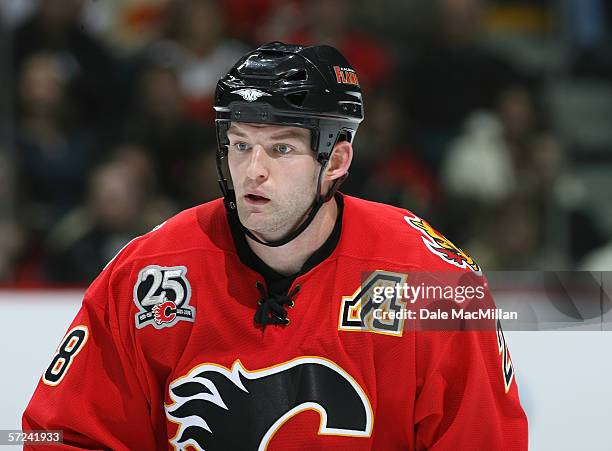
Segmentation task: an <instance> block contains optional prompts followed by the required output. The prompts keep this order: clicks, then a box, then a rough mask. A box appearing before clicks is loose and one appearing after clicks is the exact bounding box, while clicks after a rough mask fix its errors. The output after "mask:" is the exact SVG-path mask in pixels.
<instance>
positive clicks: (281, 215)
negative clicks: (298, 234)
mask: <svg viewBox="0 0 612 451" xmlns="http://www.w3.org/2000/svg"><path fill="white" fill-rule="evenodd" d="M311 186H312V187H311V188H310V189H308V190H306V189H304V190H301V192H292V193H290V194H289V195H288V196H287V197H286V198H285V197H284V196H283V198H281V199H278V200H271V201H270V203H269V204H267V205H264V206H263V208H261V211H260V212H257V213H253V212H249V210H250V207H249V206H248V205H246V204H245V202H244V201H243V200H240V201H238V216H239V218H240V222H242V224H243V225H244V226H245V227H246V228H248V229H249V230H251V231H252V232H254V233H255V234H256V235H258V236H259V237H261V238H263V239H264V240H266V241H273V240H278V239H281V238H282V237H284V236H285V235H287V234H288V233H289V232H291V231H292V230H294V229H295V228H296V227H298V226H299V224H300V223H301V222H302V221H303V220H304V219H305V217H306V215H307V214H308V212H309V211H310V208H311V207H312V204H313V202H314V198H315V189H314V185H311Z"/></svg>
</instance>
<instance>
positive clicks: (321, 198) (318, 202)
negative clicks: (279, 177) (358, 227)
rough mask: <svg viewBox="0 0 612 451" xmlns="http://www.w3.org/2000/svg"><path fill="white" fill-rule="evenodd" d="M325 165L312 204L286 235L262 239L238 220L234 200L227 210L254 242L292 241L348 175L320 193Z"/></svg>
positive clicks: (265, 243)
mask: <svg viewBox="0 0 612 451" xmlns="http://www.w3.org/2000/svg"><path fill="white" fill-rule="evenodd" d="M328 161H329V160H328ZM326 167H327V161H326V162H325V164H322V165H321V170H320V171H319V177H318V180H317V195H316V197H315V199H314V201H313V203H312V205H311V206H310V211H309V212H308V215H307V216H306V219H305V220H304V221H303V222H302V223H301V224H300V225H299V226H298V227H297V228H296V229H295V230H293V231H291V232H289V233H288V234H287V235H285V236H284V237H283V238H281V239H278V240H273V241H263V240H262V239H261V238H259V237H257V236H256V235H255V234H254V233H253V232H252V231H251V230H250V229H248V228H247V227H245V226H244V225H243V224H242V222H240V218H239V217H238V210H237V206H236V203H235V202H234V205H233V208H231V206H230V209H229V212H230V214H233V215H234V218H235V219H236V221H237V223H238V225H239V226H240V229H241V230H242V231H243V232H244V234H245V235H246V236H248V237H249V238H251V239H252V240H253V241H255V242H256V243H259V244H263V245H264V246H268V247H280V246H284V245H285V244H287V243H289V242H290V241H293V240H294V239H296V238H297V237H298V236H299V235H300V234H301V233H302V232H303V231H304V230H306V228H307V227H308V226H309V225H310V224H311V223H312V221H313V220H314V218H315V216H316V215H317V213H318V212H319V210H320V209H321V207H322V206H323V204H324V203H325V202H328V201H330V200H331V199H332V198H333V197H334V194H335V193H336V191H337V190H338V188H339V187H340V184H341V183H342V182H343V181H344V179H346V177H347V176H348V173H346V174H344V175H343V176H342V177H340V178H338V179H336V180H335V181H334V183H333V184H332V186H331V188H330V189H329V191H328V192H327V194H325V195H322V194H321V184H322V181H323V173H324V172H325V168H326ZM232 191H233V190H232Z"/></svg>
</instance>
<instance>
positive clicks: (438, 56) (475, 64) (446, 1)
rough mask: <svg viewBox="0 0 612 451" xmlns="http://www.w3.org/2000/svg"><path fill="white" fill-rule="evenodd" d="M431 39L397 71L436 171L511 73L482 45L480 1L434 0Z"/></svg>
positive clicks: (491, 105) (513, 76)
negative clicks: (461, 131)
mask: <svg viewBox="0 0 612 451" xmlns="http://www.w3.org/2000/svg"><path fill="white" fill-rule="evenodd" d="M435 5H436V21H435V23H434V24H433V26H432V27H431V32H432V33H431V35H430V36H427V37H426V40H425V42H424V43H423V44H422V45H421V46H420V47H419V48H418V49H417V52H416V55H415V56H414V57H413V58H412V59H411V60H410V61H407V62H406V64H405V67H404V68H403V69H402V70H401V73H402V77H401V79H402V80H404V81H405V83H406V84H407V89H406V90H405V92H401V93H400V95H402V96H403V101H404V105H405V106H406V108H407V114H408V117H409V119H410V120H411V122H413V124H414V127H415V129H416V130H418V132H419V135H420V138H419V141H420V145H419V148H420V149H422V151H423V152H424V154H425V157H426V159H427V162H428V163H429V164H430V165H431V167H432V168H433V169H434V170H436V171H437V170H438V168H439V165H440V163H441V161H442V159H443V156H444V153H445V150H446V146H447V144H448V143H449V142H450V141H451V140H452V139H453V138H454V136H455V135H456V134H457V132H458V131H459V129H460V127H461V126H462V125H463V124H464V122H465V120H466V118H467V117H468V116H469V115H470V114H471V113H472V112H474V111H476V110H481V109H487V110H492V109H494V107H495V104H496V102H497V100H498V97H499V95H500V93H501V92H502V90H503V89H504V88H505V87H506V86H507V85H508V84H510V83H511V82H513V81H514V80H515V79H516V74H515V71H514V70H513V69H512V68H511V66H510V65H509V64H507V63H506V62H505V61H503V60H501V59H500V58H499V57H497V56H495V55H493V54H491V53H489V52H488V51H486V50H485V49H484V48H483V45H482V28H483V20H482V9H483V2H482V1H480V0H437V1H436V2H435Z"/></svg>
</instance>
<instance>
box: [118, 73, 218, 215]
mask: <svg viewBox="0 0 612 451" xmlns="http://www.w3.org/2000/svg"><path fill="white" fill-rule="evenodd" d="M139 91H140V96H139V97H138V105H137V107H136V111H134V112H133V113H132V114H131V115H130V117H131V118H132V119H131V120H130V121H128V124H127V127H126V131H125V134H126V137H127V138H126V139H127V141H129V142H134V143H137V144H138V145H140V146H141V147H142V148H143V149H145V150H146V151H147V152H148V153H149V158H151V162H152V164H153V167H154V169H155V178H156V180H157V181H158V183H159V189H160V191H161V192H162V193H163V194H165V195H167V196H168V197H169V198H170V199H171V200H172V201H173V202H174V203H175V205H176V208H177V210H178V209H181V208H186V207H189V206H193V205H195V204H196V203H199V201H200V199H201V194H200V193H193V192H192V189H191V188H192V182H191V181H192V179H193V178H197V177H201V176H202V175H200V174H199V173H198V172H197V171H196V170H195V168H196V166H195V164H194V162H195V161H196V160H197V159H198V158H199V156H200V155H201V154H202V153H203V152H204V150H205V149H208V148H210V147H211V146H214V143H215V139H216V136H215V132H214V130H213V129H212V128H210V126H206V127H205V126H204V125H202V124H200V123H198V122H197V121H195V120H193V119H192V118H190V117H189V116H188V115H187V111H186V106H185V100H184V98H183V94H182V92H181V86H180V80H179V76H178V75H177V73H176V72H175V71H174V70H173V69H171V68H168V67H163V66H158V65H150V66H149V67H148V68H147V69H145V70H144V72H143V74H142V77H141V81H140V85H139ZM213 177H214V175H213Z"/></svg>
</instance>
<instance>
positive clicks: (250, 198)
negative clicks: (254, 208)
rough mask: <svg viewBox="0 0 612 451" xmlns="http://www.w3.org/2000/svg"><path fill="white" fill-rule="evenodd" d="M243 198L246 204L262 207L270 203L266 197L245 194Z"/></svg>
mask: <svg viewBox="0 0 612 451" xmlns="http://www.w3.org/2000/svg"><path fill="white" fill-rule="evenodd" d="M244 198H245V199H246V201H247V203H249V204H252V205H263V204H266V203H268V202H270V199H268V198H267V197H264V196H259V195H257V194H247V195H245V196H244Z"/></svg>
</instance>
